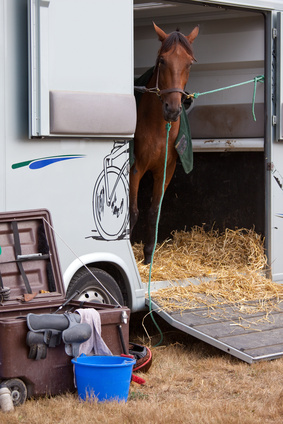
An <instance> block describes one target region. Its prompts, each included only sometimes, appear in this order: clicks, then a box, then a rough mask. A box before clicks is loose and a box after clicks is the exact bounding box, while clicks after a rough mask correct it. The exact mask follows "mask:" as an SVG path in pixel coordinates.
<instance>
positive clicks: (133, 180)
mask: <svg viewBox="0 0 283 424" xmlns="http://www.w3.org/2000/svg"><path fill="white" fill-rule="evenodd" d="M140 180H141V175H140V172H138V171H137V168H136V166H135V164H134V165H133V166H132V168H131V171H130V195H129V198H130V234H132V231H133V228H134V226H135V225H136V223H137V220H138V217H139V209H138V191H139V185H140Z"/></svg>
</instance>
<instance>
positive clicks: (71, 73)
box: [29, 0, 133, 136]
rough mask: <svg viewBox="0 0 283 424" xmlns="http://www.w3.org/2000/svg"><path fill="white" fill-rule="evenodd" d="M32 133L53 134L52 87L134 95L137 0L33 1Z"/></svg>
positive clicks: (31, 44) (31, 1) (31, 43)
mask: <svg viewBox="0 0 283 424" xmlns="http://www.w3.org/2000/svg"><path fill="white" fill-rule="evenodd" d="M29 2H30V17H31V26H30V28H31V39H30V52H31V66H30V70H31V71H32V79H31V82H30V86H31V100H32V110H31V117H32V125H31V135H32V136H38V135H39V136H44V135H46V136H48V135H50V131H49V109H50V108H49V91H51V90H62V91H73V92H75V91H78V92H99V93H113V94H133V75H132V73H133V66H132V60H133V46H132V37H133V19H132V14H133V7H132V0H123V1H122V2H118V1H116V0H104V1H103V2H102V1H99V0H29Z"/></svg>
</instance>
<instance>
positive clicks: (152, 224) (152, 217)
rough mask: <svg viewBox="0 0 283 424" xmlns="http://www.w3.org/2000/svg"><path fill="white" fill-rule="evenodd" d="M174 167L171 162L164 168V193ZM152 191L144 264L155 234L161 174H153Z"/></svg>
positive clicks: (147, 259)
mask: <svg viewBox="0 0 283 424" xmlns="http://www.w3.org/2000/svg"><path fill="white" fill-rule="evenodd" d="M175 167H176V163H172V164H171V165H167V169H166V181H165V185H164V193H165V191H166V189H167V187H168V185H169V183H170V181H171V179H172V176H173V174H174V171H175ZM153 179H154V182H153V193H152V201H151V206H150V208H149V211H148V216H147V234H146V241H145V245H144V264H149V263H150V262H151V259H152V252H153V248H154V243H155V235H156V221H157V216H158V209H159V205H160V200H161V196H162V186H163V174H160V173H158V174H157V175H156V174H153Z"/></svg>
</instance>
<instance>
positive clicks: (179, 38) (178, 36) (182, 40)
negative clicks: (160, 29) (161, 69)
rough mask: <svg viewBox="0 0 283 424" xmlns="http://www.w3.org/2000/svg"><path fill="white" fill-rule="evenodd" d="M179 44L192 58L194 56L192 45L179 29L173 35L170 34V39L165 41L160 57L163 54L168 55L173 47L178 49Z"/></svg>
mask: <svg viewBox="0 0 283 424" xmlns="http://www.w3.org/2000/svg"><path fill="white" fill-rule="evenodd" d="M178 44H180V45H181V46H182V47H183V48H184V49H185V51H186V52H187V53H188V54H189V55H190V56H192V57H193V56H194V55H193V50H192V47H191V44H190V43H189V41H188V40H187V38H186V37H185V36H184V35H183V34H182V33H181V32H180V31H179V29H177V30H176V31H173V32H171V34H169V35H168V37H167V38H166V39H165V40H164V41H163V43H162V45H161V48H160V50H159V53H158V57H159V56H160V55H162V54H163V53H166V52H168V51H169V50H171V49H172V47H175V48H176V47H177V45H178Z"/></svg>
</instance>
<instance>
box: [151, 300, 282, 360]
mask: <svg viewBox="0 0 283 424" xmlns="http://www.w3.org/2000/svg"><path fill="white" fill-rule="evenodd" d="M146 303H147V305H149V300H148V299H146ZM151 307H152V310H153V311H154V312H155V313H156V314H158V315H159V316H160V317H162V318H163V319H164V320H165V321H166V322H167V323H169V324H170V325H172V326H173V327H175V328H177V329H179V330H181V331H184V332H185V333H187V334H189V335H191V336H194V337H196V338H198V339H200V340H202V341H204V342H206V343H208V344H210V345H212V346H214V347H217V348H219V349H221V350H223V351H224V352H227V353H229V354H230V355H233V356H235V357H237V358H239V359H241V360H243V361H245V362H247V363H249V364H251V363H253V362H256V361H260V360H271V359H275V358H279V357H281V356H283V303H278V302H277V301H276V300H274V308H271V312H269V313H267V312H266V311H265V310H263V311H261V312H258V311H257V310H258V302H257V301H254V302H248V303H243V304H232V305H231V304H226V305H221V306H219V307H218V308H215V307H214V308H213V309H212V308H208V307H207V306H205V307H197V308H194V309H183V308H182V305H180V310H174V311H173V312H168V311H165V310H162V309H161V307H160V305H158V303H157V302H156V301H155V300H154V294H152V298H151ZM247 308H248V309H249V313H246V312H245V310H247ZM253 308H254V310H255V311H256V312H254V313H252V310H253Z"/></svg>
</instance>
